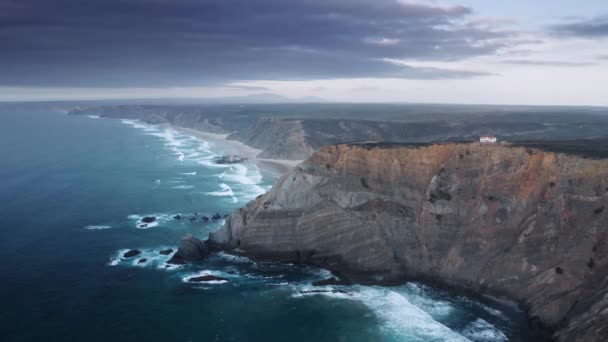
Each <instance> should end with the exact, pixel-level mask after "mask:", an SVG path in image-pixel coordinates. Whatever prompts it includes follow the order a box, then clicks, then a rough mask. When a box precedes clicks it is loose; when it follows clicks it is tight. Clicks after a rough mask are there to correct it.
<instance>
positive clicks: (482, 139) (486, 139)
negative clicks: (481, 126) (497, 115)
mask: <svg viewBox="0 0 608 342" xmlns="http://www.w3.org/2000/svg"><path fill="white" fill-rule="evenodd" d="M496 140H497V139H496V137H491V136H487V135H484V136H482V137H480V138H479V142H480V143H490V144H494V143H496Z"/></svg>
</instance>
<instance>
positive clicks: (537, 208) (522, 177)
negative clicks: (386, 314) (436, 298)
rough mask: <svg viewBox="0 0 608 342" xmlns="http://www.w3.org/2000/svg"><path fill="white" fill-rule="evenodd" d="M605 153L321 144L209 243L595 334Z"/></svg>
mask: <svg viewBox="0 0 608 342" xmlns="http://www.w3.org/2000/svg"><path fill="white" fill-rule="evenodd" d="M607 237H608V159H587V158H582V157H580V156H575V155H567V154H561V153H553V152H543V151H540V150H537V149H531V148H528V147H523V146H509V145H502V144H498V145H483V144H458V143H452V144H435V145H428V146H427V145H424V146H404V145H391V144H380V145H377V144H342V145H336V146H330V147H325V148H322V149H320V150H319V151H318V152H316V153H315V154H314V155H313V156H312V157H311V158H309V159H308V160H307V161H305V162H303V163H302V164H300V166H299V167H297V168H295V169H293V170H292V171H291V172H289V173H288V174H286V175H285V176H283V177H282V178H281V179H280V180H279V181H278V182H277V183H276V184H275V185H274V187H273V188H272V190H271V191H270V192H268V193H267V194H265V195H261V196H259V197H258V198H257V199H256V200H255V201H253V202H251V203H249V204H248V205H246V206H245V207H243V208H241V209H239V210H237V211H236V212H235V213H233V214H232V215H231V216H230V217H229V218H228V219H227V221H226V224H225V225H224V226H223V227H222V228H221V229H220V230H219V231H218V232H216V233H214V234H211V236H210V239H209V243H212V244H214V245H216V246H220V247H221V248H224V249H228V250H232V251H233V252H236V253H244V254H246V255H249V256H252V257H255V258H268V259H273V260H282V261H290V262H294V261H295V262H307V263H310V264H314V265H320V266H323V267H328V268H330V269H332V270H334V271H336V272H339V273H340V274H342V275H344V276H346V277H349V278H351V279H353V280H356V281H360V282H369V283H390V282H399V281H403V280H405V279H420V280H427V281H438V282H441V283H443V284H447V285H450V286H456V287H459V288H465V289H468V290H472V291H475V292H484V293H486V292H487V293H496V294H501V295H504V296H507V297H509V298H512V299H514V300H517V301H518V302H520V303H522V304H523V305H524V306H525V307H526V308H527V309H528V313H529V315H530V317H531V319H532V320H533V321H537V322H540V323H542V324H543V325H544V326H546V327H549V328H551V329H553V330H554V331H555V335H554V337H555V338H556V339H557V340H559V341H569V342H570V341H600V340H601V336H608V291H606V290H608V239H607Z"/></svg>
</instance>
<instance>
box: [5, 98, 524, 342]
mask: <svg viewBox="0 0 608 342" xmlns="http://www.w3.org/2000/svg"><path fill="white" fill-rule="evenodd" d="M0 120H1V123H2V124H1V126H0V142H1V144H0V160H1V163H2V164H1V166H2V167H1V168H0V179H1V181H0V203H1V204H2V205H1V206H0V218H1V220H2V225H1V227H0V258H1V259H0V260H2V263H0V274H2V283H1V285H0V290H1V291H0V296H1V297H0V299H1V300H2V303H3V310H2V312H1V313H0V315H1V316H0V317H1V320H0V327H1V328H2V335H3V336H4V337H3V340H4V341H41V340H46V341H127V340H128V341H467V340H469V341H505V340H507V338H508V339H509V340H511V341H524V340H527V339H528V338H529V336H528V331H527V329H526V323H525V317H524V315H523V314H522V313H521V312H519V311H517V310H516V309H513V308H509V307H503V306H499V305H497V304H492V303H482V302H481V301H479V300H474V299H470V298H466V297H462V296H454V295H450V294H448V293H445V292H442V291H439V290H435V289H432V288H429V287H426V286H423V285H420V284H406V285H403V286H399V287H390V288H386V287H369V286H350V287H326V288H313V287H312V286H311V285H310V283H311V282H312V281H314V280H317V279H323V278H326V277H327V276H328V275H329V273H328V272H327V271H325V270H320V269H314V268H309V267H303V266H297V265H282V264H275V263H256V262H253V261H251V260H248V259H246V258H242V257H238V258H236V257H232V256H229V255H224V254H218V255H214V256H213V257H211V258H210V259H209V260H207V261H204V262H201V263H198V264H194V265H187V266H182V267H169V268H168V267H167V265H166V264H165V262H166V261H167V260H168V258H169V257H170V255H169V256H163V255H160V254H159V253H158V252H159V251H160V250H162V249H166V248H172V249H174V250H175V249H176V247H177V244H178V243H179V241H180V239H181V238H182V237H183V236H185V235H186V234H193V235H195V236H197V237H201V238H202V237H205V236H207V234H208V233H209V232H210V231H213V230H216V229H217V228H218V227H219V226H220V225H221V221H218V222H210V223H204V222H203V221H202V220H200V219H197V220H196V221H195V222H190V221H189V220H187V219H186V218H187V217H191V216H195V215H197V216H195V217H199V218H200V217H201V216H202V215H206V216H211V215H212V214H213V213H216V212H217V213H220V214H222V215H223V214H227V213H230V212H231V211H232V210H234V209H235V208H238V207H239V206H242V205H243V204H245V203H246V202H247V201H249V200H251V199H253V198H254V197H255V196H257V195H258V194H260V193H262V192H264V191H266V190H267V189H269V188H270V186H271V185H272V182H273V181H274V180H275V179H276V175H274V174H271V173H266V172H264V171H261V170H259V169H258V168H257V167H256V166H255V165H252V164H244V165H234V166H229V167H227V166H217V165H214V164H213V163H211V158H213V157H214V156H218V155H221V154H222V146H218V145H213V144H211V143H208V142H205V141H201V140H197V139H195V138H193V137H189V136H187V135H184V134H181V133H179V132H176V131H175V130H173V129H171V128H169V127H162V126H150V125H145V124H141V123H137V122H133V121H124V120H123V121H121V120H109V119H95V118H90V117H72V116H66V115H64V114H62V113H60V112H52V111H43V110H24V109H18V108H10V107H6V106H5V107H2V109H0ZM178 213H179V214H181V215H182V216H183V217H184V219H182V220H175V219H173V215H175V214H178ZM146 215H148V216H149V215H153V216H155V217H157V222H155V224H152V225H149V226H148V227H145V229H142V228H141V227H139V224H140V223H139V219H140V218H141V217H143V216H146ZM131 248H136V249H138V250H140V251H142V255H139V256H137V257H134V258H131V259H124V258H121V255H122V253H123V252H124V251H126V250H128V249H131ZM143 258H145V259H146V261H145V262H143V263H138V262H139V260H140V259H143ZM197 274H213V275H218V276H222V277H225V278H228V279H229V281H228V282H223V283H198V284H193V283H189V282H188V277H190V276H192V275H197ZM313 289H314V290H336V289H340V290H341V292H335V291H334V292H331V291H328V292H324V293H307V291H310V290H313Z"/></svg>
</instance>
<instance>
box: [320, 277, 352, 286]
mask: <svg viewBox="0 0 608 342" xmlns="http://www.w3.org/2000/svg"><path fill="white" fill-rule="evenodd" d="M351 284H352V283H351V282H350V281H347V280H342V279H338V278H336V277H331V278H327V279H323V280H317V281H313V282H312V285H313V286H330V285H351Z"/></svg>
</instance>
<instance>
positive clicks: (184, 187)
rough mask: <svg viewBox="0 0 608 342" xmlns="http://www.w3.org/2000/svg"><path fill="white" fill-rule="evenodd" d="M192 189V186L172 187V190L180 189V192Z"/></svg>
mask: <svg viewBox="0 0 608 342" xmlns="http://www.w3.org/2000/svg"><path fill="white" fill-rule="evenodd" d="M192 188H194V186H192V185H176V186H174V187H172V189H180V190H188V189H192Z"/></svg>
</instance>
